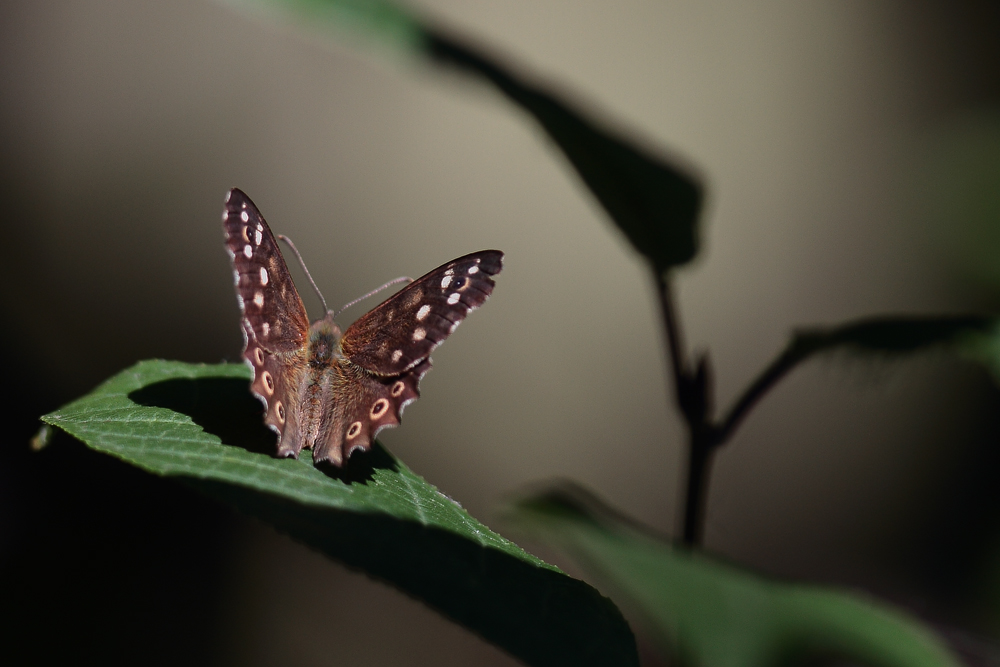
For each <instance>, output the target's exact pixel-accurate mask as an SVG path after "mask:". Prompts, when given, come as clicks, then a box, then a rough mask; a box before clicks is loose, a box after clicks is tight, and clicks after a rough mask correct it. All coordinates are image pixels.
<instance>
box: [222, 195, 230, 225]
mask: <svg viewBox="0 0 1000 667" xmlns="http://www.w3.org/2000/svg"><path fill="white" fill-rule="evenodd" d="M226 201H228V200H226ZM226 220H229V211H223V212H222V221H223V222H225V221H226Z"/></svg>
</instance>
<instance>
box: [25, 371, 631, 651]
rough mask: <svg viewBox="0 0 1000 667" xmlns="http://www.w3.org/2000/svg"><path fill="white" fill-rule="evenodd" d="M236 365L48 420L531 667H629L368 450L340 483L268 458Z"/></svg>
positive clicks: (574, 587)
mask: <svg viewBox="0 0 1000 667" xmlns="http://www.w3.org/2000/svg"><path fill="white" fill-rule="evenodd" d="M248 379H249V369H247V368H246V367H245V366H244V365H242V364H238V365H237V364H222V365H217V366H210V365H192V364H183V363H179V362H169V361H145V362H141V363H139V364H137V365H136V366H133V367H132V368H130V369H128V370H125V371H123V372H121V373H119V374H118V375H116V376H114V377H113V378H111V379H109V380H108V381H106V382H105V383H104V384H102V385H101V386H99V387H98V388H97V389H95V390H94V391H92V392H91V393H90V394H88V395H87V396H84V397H83V398H80V399H78V400H76V401H74V402H73V403H70V404H69V405H66V406H64V407H62V408H61V409H59V410H56V411H55V412H52V413H50V414H48V415H45V416H44V417H43V418H42V419H43V421H45V422H46V423H48V424H50V425H52V426H55V427H58V428H60V429H62V430H64V431H66V432H67V433H69V434H71V435H73V436H74V437H76V438H78V439H80V440H82V441H83V442H84V443H85V444H86V445H87V446H88V447H90V448H92V449H95V450H97V451H100V452H103V453H105V454H110V455H112V456H115V457H117V458H119V459H122V460H123V461H127V462H128V463H131V464H133V465H135V466H138V467H139V468H142V469H143V470H146V471H148V472H151V473H154V474H157V475H165V476H176V477H179V478H181V479H182V480H184V481H185V482H186V483H188V484H191V485H193V486H195V487H196V488H198V489H200V490H202V491H204V492H206V493H208V494H210V495H212V496H214V497H216V498H219V499H221V500H223V501H225V502H228V503H230V504H232V505H235V506H236V507H237V508H238V509H240V510H241V511H244V512H246V513H248V514H251V515H253V516H256V517H258V518H260V519H262V520H264V521H266V522H268V523H270V524H272V525H273V526H275V527H276V528H277V529H279V530H281V531H283V532H285V533H287V534H288V535H290V536H291V537H293V538H295V539H297V540H299V541H301V542H304V543H305V544H307V545H308V546H310V547H312V548H314V549H317V550H319V551H321V552H323V553H324V554H326V555H328V556H329V557H331V558H335V559H337V560H340V561H342V562H343V563H345V564H347V565H349V566H351V567H354V568H358V569H360V570H363V571H364V572H366V573H368V574H369V575H371V576H372V577H375V578H378V579H381V580H384V581H386V582H388V583H390V584H392V585H394V586H396V587H398V588H399V589H401V590H402V591H404V592H406V593H408V594H409V595H411V596H413V597H415V598H417V599H420V600H422V601H423V602H425V603H427V604H428V605H429V606H431V607H433V608H435V609H437V610H438V611H440V612H441V613H442V614H444V615H445V616H447V617H449V618H451V619H453V620H454V621H456V622H458V623H460V624H462V625H464V626H466V627H467V628H469V629H471V630H473V631H474V632H477V633H479V634H480V635H482V636H483V637H484V638H486V639H487V640H489V641H491V642H493V643H495V644H497V645H498V646H500V647H501V648H503V649H505V650H507V651H508V652H510V653H511V654H512V655H514V656H516V657H518V658H520V659H522V660H524V661H525V662H527V663H529V664H532V665H577V664H583V665H610V664H614V665H636V664H638V657H637V654H636V649H635V642H634V639H633V637H632V633H631V630H630V629H629V628H628V625H627V624H626V623H625V621H624V619H623V618H622V616H621V614H620V612H619V611H618V609H617V608H616V607H615V606H614V605H613V604H612V603H611V602H610V601H609V600H608V599H606V598H603V597H601V595H600V594H599V593H598V592H597V591H595V590H594V589H593V588H591V587H590V586H588V585H587V584H585V583H583V582H581V581H578V580H576V579H572V578H570V577H568V576H566V575H565V574H563V573H562V572H560V571H559V570H558V569H557V568H555V567H553V566H551V565H548V564H546V563H544V562H543V561H541V560H539V559H538V558H535V557H534V556H532V555H530V554H528V553H527V552H525V551H524V550H522V549H521V548H520V547H518V546H517V545H515V544H514V543H512V542H510V541H508V540H506V539H504V538H503V537H501V536H500V535H498V534H496V533H494V532H493V531H491V530H490V529H489V528H487V527H486V526H484V525H483V524H481V523H479V522H478V521H476V520H475V519H473V518H472V517H471V516H469V514H468V513H467V512H465V510H463V509H462V508H461V507H460V506H459V505H458V504H457V503H455V502H454V501H452V500H451V499H449V498H448V497H447V496H445V495H444V494H442V493H441V492H439V491H438V490H437V489H435V488H434V487H433V486H431V485H430V484H428V483H427V482H425V481H424V480H423V479H421V478H420V477H418V476H417V475H415V474H414V473H413V472H411V471H410V470H409V469H408V468H407V467H406V466H405V465H403V464H402V463H401V462H400V461H398V460H397V459H395V458H393V457H392V455H390V454H389V453H388V452H387V451H386V450H385V449H383V448H382V447H381V446H380V445H378V444H377V443H376V446H375V447H374V448H373V450H372V451H371V452H368V453H365V454H362V455H361V456H359V455H358V454H355V456H354V457H352V459H351V465H350V466H349V467H348V468H347V472H343V471H341V470H340V469H333V468H331V469H319V468H316V467H315V466H313V465H312V461H311V457H310V456H309V455H308V452H304V455H303V457H302V458H301V460H294V459H276V458H274V457H273V456H271V455H270V452H273V451H274V435H273V434H272V433H271V432H270V431H268V430H267V429H266V428H264V426H263V424H262V421H261V409H260V404H259V403H258V402H257V401H256V400H255V399H253V398H252V397H251V396H250V393H249V391H248V388H247V381H248Z"/></svg>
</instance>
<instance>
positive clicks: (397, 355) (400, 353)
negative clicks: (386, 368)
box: [392, 350, 403, 363]
mask: <svg viewBox="0 0 1000 667" xmlns="http://www.w3.org/2000/svg"><path fill="white" fill-rule="evenodd" d="M402 357H403V351H402V350H395V351H393V353H392V363H396V362H397V361H399V360H400V359H401V358H402Z"/></svg>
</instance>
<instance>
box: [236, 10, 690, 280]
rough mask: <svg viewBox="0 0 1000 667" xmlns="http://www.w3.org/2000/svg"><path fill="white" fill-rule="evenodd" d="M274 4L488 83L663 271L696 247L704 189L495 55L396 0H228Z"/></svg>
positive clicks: (315, 22) (312, 23)
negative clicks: (532, 123) (531, 122)
mask: <svg viewBox="0 0 1000 667" xmlns="http://www.w3.org/2000/svg"><path fill="white" fill-rule="evenodd" d="M227 1H228V2H229V3H230V4H232V5H235V6H237V7H244V8H252V9H256V10H265V11H281V12H283V13H284V14H288V15H290V16H294V17H296V18H299V19H303V20H305V21H308V22H309V25H310V26H316V27H332V28H334V29H337V28H347V29H354V30H356V31H358V32H363V33H365V34H368V35H370V36H372V37H374V38H376V39H378V40H380V41H382V42H387V43H390V44H392V45H394V46H396V47H397V48H398V49H399V50H400V51H402V52H403V53H406V54H409V55H415V56H424V57H427V58H429V59H430V60H431V62H434V63H437V64H439V65H447V66H451V67H455V68H458V69H460V70H461V71H463V72H466V73H468V74H471V75H472V76H474V77H476V78H478V79H482V80H484V81H487V82H489V83H490V84H492V85H493V86H495V87H496V88H497V89H498V90H499V91H500V92H502V93H503V94H504V95H505V96H507V98H509V99H510V100H511V101H512V102H514V103H515V104H517V105H518V106H520V107H521V108H522V109H523V110H524V111H526V112H528V113H529V114H530V115H531V116H532V117H533V118H534V119H535V120H536V121H538V123H539V124H540V125H541V127H542V128H543V129H544V130H545V132H546V133H548V135H549V137H550V138H551V139H552V141H553V142H554V143H555V145H556V146H558V147H559V149H560V150H561V151H562V152H563V154H564V155H565V156H566V159H567V160H569V163H570V164H571V165H572V166H573V168H574V169H575V170H576V172H577V174H579V176H580V178H581V179H582V180H583V182H584V184H586V186H587V187H588V188H589V189H590V191H591V192H592V193H593V195H594V197H595V198H596V199H597V201H598V202H600V204H601V206H603V207H604V210H605V211H606V212H607V213H608V215H609V216H610V217H611V219H612V220H613V221H614V223H615V224H616V225H617V226H618V228H619V229H620V230H621V231H622V232H623V233H624V234H625V236H626V237H627V238H628V239H629V241H631V243H632V245H633V246H634V247H635V249H636V250H638V251H639V253H641V254H642V255H643V256H645V257H646V258H647V259H648V260H649V261H650V262H651V263H652V264H653V267H654V268H655V269H656V271H657V272H658V273H662V272H664V271H666V270H667V269H670V268H671V267H674V266H680V265H682V264H686V263H687V262H689V261H691V259H693V258H694V256H695V255H696V254H697V252H698V229H697V224H698V216H699V214H700V212H701V206H702V200H703V192H702V187H701V185H700V183H699V182H698V179H696V178H695V177H694V176H692V175H691V174H689V173H686V171H685V170H684V169H681V168H680V167H679V166H678V165H676V164H672V163H671V162H670V161H668V160H667V159H665V158H663V157H661V156H658V155H657V154H656V152H655V151H652V150H649V149H646V148H643V147H641V146H639V145H638V144H637V143H636V142H634V141H631V140H629V139H628V138H626V137H625V136H623V135H622V134H621V133H619V132H616V131H614V130H612V129H610V128H608V127H604V126H602V125H601V124H600V123H598V122H596V121H594V120H593V119H591V118H588V115H587V114H586V113H584V112H583V111H581V110H580V109H578V108H575V107H574V106H573V105H572V104H569V103H568V102H566V101H565V100H564V99H560V97H559V96H558V95H556V94H554V93H553V92H552V91H551V90H549V89H547V87H546V86H543V85H539V84H538V83H532V82H529V81H528V80H526V79H525V78H524V77H522V76H519V75H517V74H515V73H514V72H513V71H512V70H511V69H510V68H509V67H507V66H505V65H504V64H503V63H502V61H501V60H499V59H498V58H495V57H492V56H489V55H487V54H486V53H485V52H484V50H482V49H480V48H476V47H473V46H472V45H470V44H469V43H468V42H464V41H462V40H459V39H456V38H455V37H452V36H448V35H446V34H444V33H443V32H442V31H440V30H438V29H437V28H435V27H434V25H433V23H432V22H430V21H426V20H423V19H422V18H421V17H420V16H418V15H417V14H416V13H414V12H410V11H408V10H406V9H405V8H404V7H403V6H402V5H398V4H395V3H392V2H385V1H382V0H227Z"/></svg>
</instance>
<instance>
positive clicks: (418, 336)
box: [413, 327, 427, 343]
mask: <svg viewBox="0 0 1000 667" xmlns="http://www.w3.org/2000/svg"><path fill="white" fill-rule="evenodd" d="M426 336H427V332H426V331H425V330H424V328H423V327H417V328H416V329H414V330H413V342H414V343H416V342H418V341H421V340H423V339H424V338H425V337H426Z"/></svg>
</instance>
